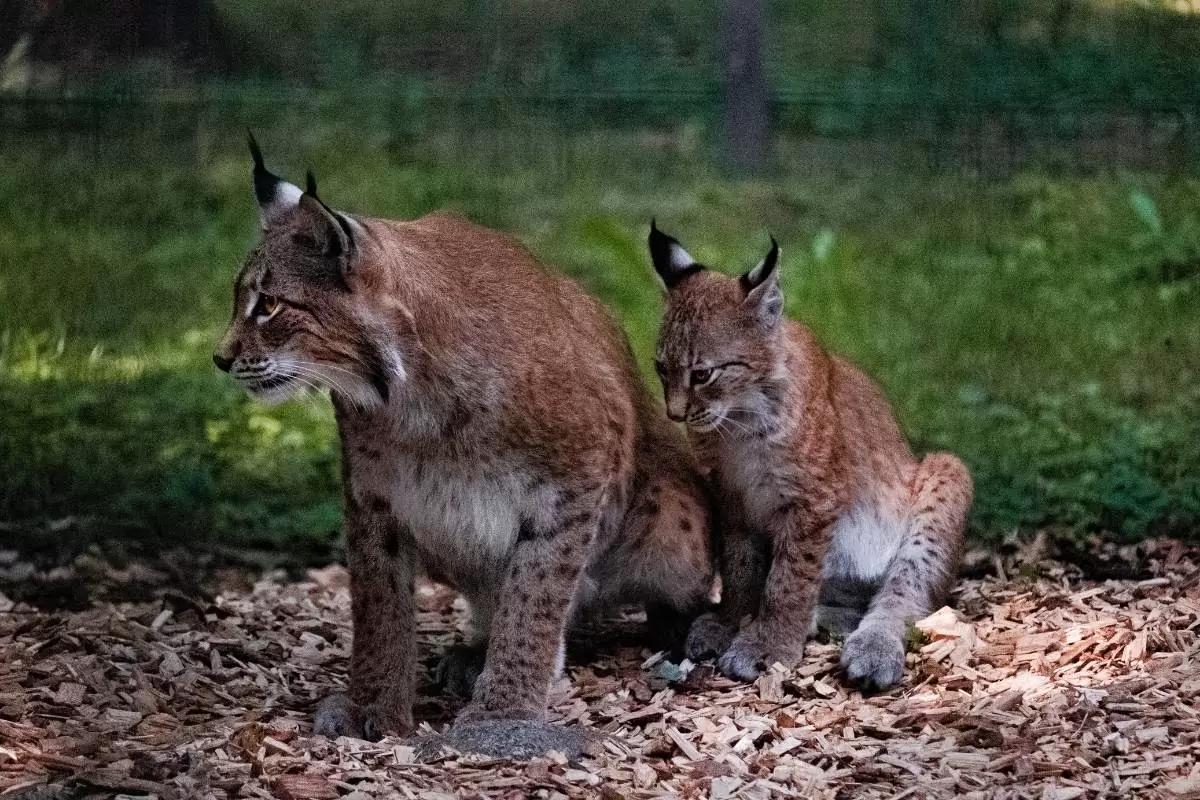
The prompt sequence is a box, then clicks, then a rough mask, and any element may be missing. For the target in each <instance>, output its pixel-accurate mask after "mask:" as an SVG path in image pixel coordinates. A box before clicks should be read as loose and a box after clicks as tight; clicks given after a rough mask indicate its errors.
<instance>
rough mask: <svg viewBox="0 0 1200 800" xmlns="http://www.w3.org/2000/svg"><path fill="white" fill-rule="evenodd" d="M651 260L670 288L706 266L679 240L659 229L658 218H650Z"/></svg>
mask: <svg viewBox="0 0 1200 800" xmlns="http://www.w3.org/2000/svg"><path fill="white" fill-rule="evenodd" d="M649 244H650V260H651V261H653V262H654V270H655V271H656V272H657V273H658V276H659V277H660V278H662V281H663V283H664V284H666V286H667V288H668V289H673V288H675V286H677V285H678V284H679V282H680V281H682V280H683V279H684V278H686V277H687V276H689V275H694V274H695V273H697V272H700V271H701V270H703V269H704V267H702V266H700V265H699V264H697V263H696V260H695V259H694V258H692V257H691V255H689V254H688V251H687V250H684V249H683V245H681V244H680V243H679V242H678V240H676V239H675V237H673V236H668V235H667V234H665V233H663V232H662V231H660V230H659V229H658V224H657V220H655V219H651V220H650V238H649Z"/></svg>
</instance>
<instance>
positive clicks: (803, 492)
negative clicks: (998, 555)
mask: <svg viewBox="0 0 1200 800" xmlns="http://www.w3.org/2000/svg"><path fill="white" fill-rule="evenodd" d="M650 251H651V256H652V259H653V261H654V266H655V268H656V270H657V271H658V273H659V275H660V276H661V277H662V279H663V281H664V282H665V284H666V286H667V289H668V294H667V307H666V312H665V316H664V319H663V323H662V328H661V331H660V335H659V342H658V352H657V368H658V372H659V375H660V376H661V378H662V382H663V386H664V391H665V393H666V403H667V413H668V414H669V415H670V417H671V418H672V419H675V420H679V421H682V422H684V423H685V424H686V426H687V429H688V432H689V435H690V437H691V439H692V441H693V443H694V445H695V447H696V450H697V452H698V453H699V454H700V458H701V461H702V465H703V466H704V467H705V468H706V469H707V470H709V471H710V472H711V475H712V477H713V482H714V485H715V490H716V497H717V508H718V513H719V515H720V526H719V528H720V530H721V536H722V541H721V557H720V564H721V567H720V569H721V574H722V586H723V587H724V588H723V597H722V600H721V607H720V609H719V611H717V612H715V613H713V614H708V615H705V616H703V617H701V618H700V619H699V620H697V622H696V624H695V625H694V626H693V628H692V631H691V634H690V636H689V641H688V650H689V652H690V655H692V656H693V657H696V658H699V657H703V656H706V655H716V656H718V657H719V660H718V665H719V667H720V669H721V670H722V671H723V672H724V673H725V674H726V675H729V676H731V677H735V678H741V679H747V680H748V679H751V678H753V677H755V676H756V675H758V674H759V673H760V672H761V671H762V670H763V669H765V668H766V667H767V666H770V665H771V664H772V663H774V662H782V663H783V664H785V665H789V666H790V665H792V664H794V663H795V662H796V661H798V660H799V658H800V657H801V656H802V654H803V649H804V641H805V639H806V637H807V636H808V634H809V633H810V631H811V629H812V627H813V626H814V625H820V626H825V627H830V628H833V629H836V630H838V632H840V633H843V634H846V635H847V638H846V640H845V647H844V649H843V653H842V663H843V666H844V667H845V670H846V673H847V675H848V676H849V677H850V678H851V679H856V680H862V681H865V682H869V683H872V684H875V685H878V686H887V685H890V684H893V683H895V682H896V681H898V680H900V678H901V677H902V675H903V669H904V655H905V629H906V625H907V624H908V623H909V622H911V621H912V620H914V619H916V618H918V617H921V616H923V615H925V614H926V613H928V612H929V611H930V610H931V608H932V606H933V604H934V603H935V602H936V601H937V600H938V599H939V597H940V596H941V595H942V594H943V593H944V592H945V591H946V590H947V589H948V587H949V584H950V582H951V580H952V579H953V576H954V574H955V571H956V568H957V559H958V553H959V550H960V546H961V543H962V538H963V529H964V526H965V523H966V517H967V513H968V510H969V508H970V505H971V498H972V485H971V478H970V475H969V473H968V471H967V469H966V467H965V466H964V465H963V463H962V462H961V461H960V460H959V459H958V458H956V457H954V456H952V455H949V454H945V453H935V454H931V455H928V456H926V457H925V458H924V459H922V460H918V459H916V458H915V457H914V456H913V453H912V451H911V450H910V449H909V446H908V443H907V442H906V441H905V440H904V437H903V435H902V434H901V432H900V428H899V426H898V425H897V423H896V420H895V417H894V415H893V412H892V409H891V406H890V404H889V403H888V401H887V398H886V397H885V396H884V394H883V392H882V391H880V389H879V387H878V386H876V385H875V383H874V382H872V381H871V379H870V378H868V377H867V376H866V375H865V374H864V373H863V372H862V371H860V370H859V369H858V368H857V367H855V366H854V365H853V364H851V363H850V362H848V361H846V360H844V359H841V358H838V357H836V356H832V355H829V354H828V353H826V352H825V351H824V350H823V349H822V348H821V346H820V344H818V342H817V340H816V338H815V337H814V336H813V334H812V332H811V331H809V329H808V328H807V327H805V326H804V325H803V324H801V323H800V322H795V321H789V320H787V319H786V318H785V317H784V315H783V292H782V289H781V288H780V283H779V247H778V245H777V244H775V242H774V240H772V243H771V250H770V252H769V253H768V254H767V256H766V258H764V259H763V260H762V262H760V263H759V264H758V266H756V267H755V268H754V269H752V270H750V271H748V272H746V273H745V274H743V275H741V276H740V277H738V278H732V277H727V276H725V275H722V274H720V273H717V272H714V271H711V270H708V269H706V268H704V267H702V266H701V265H699V264H697V263H696V262H695V260H694V259H692V257H691V256H690V255H688V253H687V251H686V250H684V248H683V247H682V246H681V245H680V244H679V242H678V241H676V240H675V239H673V238H671V237H670V236H667V235H666V234H664V233H662V232H660V231H659V230H658V229H657V228H656V227H653V226H652V230H651V234H650Z"/></svg>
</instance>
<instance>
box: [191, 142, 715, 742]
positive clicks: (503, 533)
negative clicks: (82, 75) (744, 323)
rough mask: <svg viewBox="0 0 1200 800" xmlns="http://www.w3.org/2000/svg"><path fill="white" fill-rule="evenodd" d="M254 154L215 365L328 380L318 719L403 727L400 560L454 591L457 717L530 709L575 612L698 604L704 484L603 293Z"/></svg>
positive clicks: (456, 223) (274, 386)
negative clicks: (338, 668)
mask: <svg viewBox="0 0 1200 800" xmlns="http://www.w3.org/2000/svg"><path fill="white" fill-rule="evenodd" d="M251 151H252V154H253V156H254V162H255V166H254V184H255V192H256V195H257V198H258V201H259V205H260V209H261V212H262V222H263V237H262V240H261V242H260V243H259V245H258V246H257V247H256V248H255V249H254V251H253V252H252V253H251V254H250V256H249V258H248V260H247V262H246V264H245V266H244V267H243V269H242V271H241V274H240V275H239V276H238V279H237V284H236V288H235V301H234V312H233V321H232V323H231V324H230V327H229V330H228V332H227V333H226V335H225V337H224V339H223V340H222V342H221V344H220V346H219V348H218V351H217V353H216V355H215V356H214V360H215V361H216V363H217V365H218V366H219V367H220V368H221V369H224V370H226V371H228V372H229V373H230V374H231V375H232V376H233V377H234V378H235V379H236V380H237V381H238V382H239V383H241V384H242V385H243V386H244V387H245V388H247V389H248V390H249V391H250V392H252V393H253V394H255V395H257V396H259V397H262V398H264V399H266V400H280V399H283V398H285V397H287V396H289V395H290V394H291V393H292V392H293V391H295V390H297V389H299V388H302V387H304V386H323V387H326V388H329V389H330V390H331V394H332V399H333V403H334V407H335V411H336V418H337V424H338V431H339V435H340V438H341V446H342V470H343V488H344V503H345V524H346V533H347V542H348V561H349V568H350V575H351V587H350V588H351V604H352V621H353V627H354V638H353V648H352V655H351V663H350V685H349V693H348V696H335V697H332V698H329V699H328V700H326V702H325V703H323V704H322V706H321V707H320V708H319V709H318V712H317V716H316V722H315V728H316V730H317V731H318V732H321V733H325V734H327V735H330V736H338V735H342V734H348V735H353V736H359V737H363V736H367V737H375V736H378V735H380V734H382V733H383V732H385V731H388V730H396V731H400V730H404V729H407V728H409V727H410V726H411V725H412V702H413V693H414V682H415V672H416V667H417V657H416V652H415V647H416V643H415V631H414V599H413V580H414V576H415V574H416V573H417V571H418V569H422V570H424V571H425V572H426V573H427V574H428V575H430V576H431V577H433V578H434V579H436V580H438V581H440V582H444V583H446V584H448V585H450V586H453V587H455V588H457V589H459V590H460V591H462V592H463V594H464V595H465V596H466V597H467V599H468V601H469V604H470V606H471V612H472V620H471V629H470V634H469V635H470V640H469V642H468V647H467V648H465V649H459V650H457V651H455V652H453V653H451V656H450V662H451V663H449V664H448V665H447V667H446V669H444V670H442V671H443V672H446V673H450V674H457V675H459V676H460V677H461V676H464V675H467V681H466V682H467V683H470V677H473V676H469V675H468V673H470V671H471V667H472V663H475V664H477V665H478V667H479V668H480V669H481V672H479V673H478V677H477V679H476V680H474V692H473V697H472V700H471V703H470V704H469V705H468V706H467V707H466V709H465V710H464V712H463V714H462V715H461V716H460V718H459V720H458V721H457V722H456V727H459V726H463V725H466V724H467V723H468V722H470V721H479V720H496V719H503V720H533V721H539V720H541V719H542V718H543V716H544V707H545V701H546V695H547V691H548V689H549V685H550V683H551V681H552V679H553V678H554V676H555V674H556V672H557V670H559V669H561V661H562V654H563V637H564V628H565V626H566V624H567V622H568V619H569V617H570V615H571V614H572V613H573V612H575V611H579V610H580V609H584V608H588V607H592V606H595V605H596V604H599V603H605V602H609V601H616V600H620V601H643V602H645V603H647V605H648V607H649V610H650V611H651V612H652V613H654V612H668V613H670V612H674V613H676V614H693V613H696V612H698V611H699V610H700V609H701V607H702V606H703V605H704V603H705V600H706V598H707V596H708V592H709V589H710V586H711V579H712V567H711V564H710V555H709V550H708V536H709V520H708V504H707V499H706V497H705V495H704V494H703V492H702V489H701V485H702V484H701V480H700V478H699V475H698V472H697V470H696V468H695V467H694V465H693V463H692V461H691V460H690V459H691V457H690V455H689V454H688V450H687V446H686V443H685V442H684V440H683V438H682V436H679V435H678V434H677V433H676V432H675V431H674V430H673V429H672V426H671V425H670V423H669V422H668V421H667V420H666V419H665V417H663V416H662V414H661V411H660V410H659V409H657V407H656V405H655V403H654V402H653V400H652V398H651V396H650V395H649V393H648V392H647V390H646V388H645V387H644V385H643V384H642V383H641V381H640V379H639V375H638V372H637V368H636V365H635V363H634V359H633V356H632V353H631V351H630V349H629V346H628V344H627V342H626V340H625V338H624V336H623V334H622V333H621V331H620V329H619V328H618V327H617V326H616V325H615V323H614V322H613V321H612V320H611V318H610V317H609V316H608V314H607V313H606V312H605V311H604V310H603V308H602V307H601V305H600V304H599V303H598V302H596V301H595V300H594V299H592V298H591V297H589V296H588V295H586V294H585V293H584V292H583V291H582V290H581V289H580V288H579V287H578V286H577V285H576V284H575V283H574V282H572V281H570V280H568V279H566V278H564V277H560V276H557V275H554V274H552V273H550V272H548V271H546V270H545V269H544V268H542V267H541V266H540V265H539V264H538V263H537V262H536V261H534V259H533V257H532V256H530V255H529V253H528V252H526V251H525V250H524V249H523V248H522V247H521V246H520V245H518V244H517V243H515V242H514V241H512V240H511V239H509V238H507V237H505V236H503V235H501V234H498V233H496V232H493V231H490V230H487V229H485V228H480V227H477V226H475V225H472V224H471V223H469V222H467V221H466V220H464V219H462V218H460V217H457V216H454V215H449V214H441V213H439V214H432V215H430V216H427V217H423V218H421V219H419V220H416V221H412V222H397V221H389V220H382V219H371V218H367V217H359V216H351V215H348V214H344V213H340V212H337V211H334V210H332V209H330V208H329V207H328V206H326V205H325V204H324V203H323V202H322V201H321V200H319V199H318V198H317V193H316V186H315V182H314V181H313V179H312V176H311V174H310V176H309V183H308V187H307V190H306V191H301V190H300V189H299V188H298V187H296V186H293V185H291V184H289V183H285V182H284V181H282V180H280V179H279V178H278V177H276V176H274V175H272V174H271V173H269V172H267V170H266V168H265V167H264V165H263V160H262V156H261V153H260V152H259V151H258V148H257V146H255V145H254V143H253V140H251ZM485 651H486V656H485V655H484V652H485ZM463 662H466V663H465V664H464V663H463ZM518 727H520V726H518ZM526 727H528V726H526ZM521 729H522V730H524V728H521ZM543 733H544V731H543ZM511 740H512V737H509V739H506V740H505V741H511ZM539 741H543V740H539Z"/></svg>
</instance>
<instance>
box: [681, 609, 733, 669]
mask: <svg viewBox="0 0 1200 800" xmlns="http://www.w3.org/2000/svg"><path fill="white" fill-rule="evenodd" d="M733 634H734V632H733V631H732V630H730V629H729V627H728V626H727V625H726V624H725V623H724V622H722V621H721V619H720V618H719V617H718V616H717V615H716V614H715V613H713V612H711V611H710V612H709V613H707V614H703V615H701V616H700V617H697V618H696V621H695V622H693V623H692V629H691V630H690V631H688V635H687V644H686V645H685V646H684V653H685V654H686V655H687V657H688V658H690V659H691V660H692V661H700V660H702V659H705V658H713V657H715V656H720V655H721V654H723V653H724V652H725V651H726V650H728V649H729V644H730V642H732V641H733Z"/></svg>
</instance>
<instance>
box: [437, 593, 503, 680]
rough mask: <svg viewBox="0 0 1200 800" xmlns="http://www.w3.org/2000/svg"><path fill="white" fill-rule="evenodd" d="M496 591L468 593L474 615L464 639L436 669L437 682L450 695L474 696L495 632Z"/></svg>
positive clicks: (450, 649)
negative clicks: (493, 622) (491, 638)
mask: <svg viewBox="0 0 1200 800" xmlns="http://www.w3.org/2000/svg"><path fill="white" fill-rule="evenodd" d="M496 602H497V601H496V597H495V593H477V594H472V595H468V596H467V605H468V607H469V608H470V614H471V615H470V618H469V620H468V622H467V629H466V632H465V636H464V641H463V642H462V643H461V644H454V645H451V646H450V648H449V649H448V650H446V652H445V654H444V655H443V656H442V657H441V659H440V660H439V661H438V663H437V667H435V668H434V685H435V686H437V687H438V688H439V689H441V690H442V691H444V692H446V693H447V694H451V695H454V696H456V697H459V698H461V699H464V700H469V699H470V698H471V692H472V691H474V689H475V681H476V680H477V679H478V678H479V674H480V673H481V672H483V662H484V656H485V655H486V654H487V643H488V637H489V636H490V635H491V629H492V617H493V616H494V615H495V613H496Z"/></svg>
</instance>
